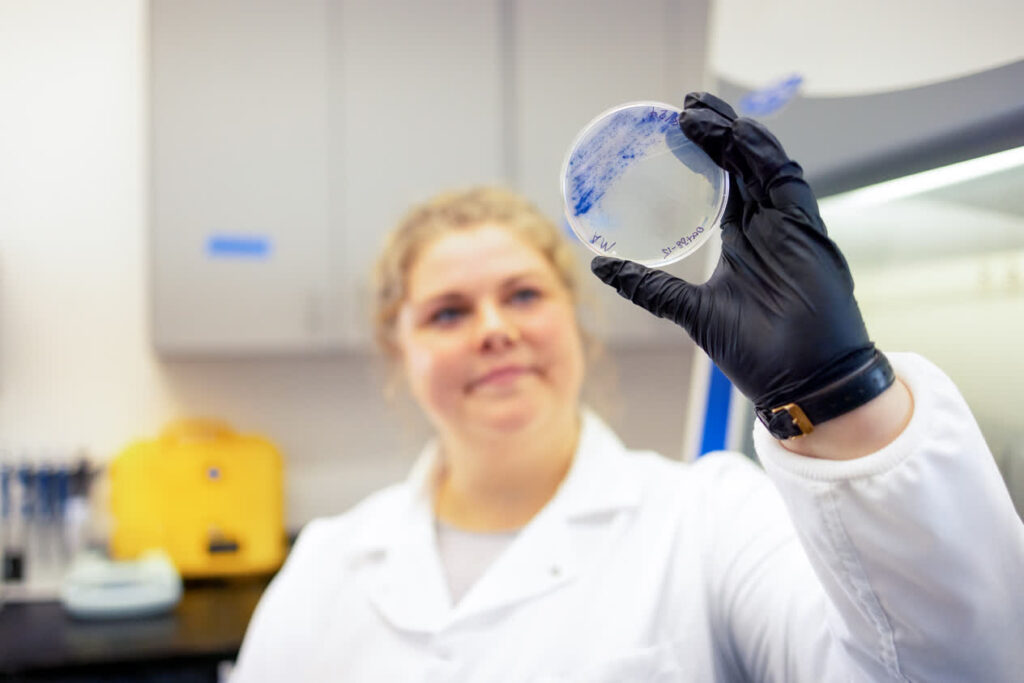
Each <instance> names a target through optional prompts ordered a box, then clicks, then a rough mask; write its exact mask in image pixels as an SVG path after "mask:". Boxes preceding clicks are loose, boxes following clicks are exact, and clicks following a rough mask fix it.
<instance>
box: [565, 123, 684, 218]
mask: <svg viewBox="0 0 1024 683" xmlns="http://www.w3.org/2000/svg"><path fill="white" fill-rule="evenodd" d="M673 129H674V130H678V129H679V114H678V113H677V112H674V111H671V110H668V109H656V108H651V107H647V108H642V109H641V108H631V109H625V110H623V111H620V112H617V113H616V114H614V115H613V116H612V117H611V118H610V119H608V121H607V122H605V123H604V124H603V125H602V127H601V129H600V130H598V131H597V132H596V134H595V135H592V136H591V137H589V138H588V139H586V140H582V141H580V144H579V146H578V147H577V148H576V149H575V150H574V151H573V154H572V158H571V159H570V160H569V165H568V175H569V182H570V187H571V192H570V202H571V204H572V210H573V213H574V215H576V216H582V215H583V214H585V213H587V212H588V211H590V209H592V208H593V207H594V206H596V205H597V204H599V203H600V201H601V198H602V197H603V196H604V193H605V192H606V191H607V189H608V188H609V187H610V186H611V185H612V183H614V182H615V180H616V179H617V178H619V177H620V176H621V175H622V174H623V172H625V170H626V169H627V168H628V167H629V166H630V165H632V164H633V163H635V162H636V161H637V160H639V159H641V158H643V157H644V156H646V155H647V154H649V153H650V152H651V151H652V150H653V149H654V148H655V147H659V146H660V147H664V145H665V138H666V135H668V134H669V132H670V131H672V130H673Z"/></svg>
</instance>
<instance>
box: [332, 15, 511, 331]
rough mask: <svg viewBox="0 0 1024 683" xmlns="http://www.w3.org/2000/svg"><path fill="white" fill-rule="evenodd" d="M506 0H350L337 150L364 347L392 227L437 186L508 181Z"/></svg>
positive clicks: (348, 275)
mask: <svg viewBox="0 0 1024 683" xmlns="http://www.w3.org/2000/svg"><path fill="white" fill-rule="evenodd" d="M498 9H499V2H498V0H434V1H432V2H410V1H409V0H348V1H347V2H344V3H343V4H342V10H341V13H340V17H339V22H338V25H337V26H336V27H335V28H336V32H335V36H336V37H337V44H336V47H337V50H338V52H337V53H336V58H337V59H338V60H339V62H340V71H339V81H338V82H337V83H335V84H334V85H335V86H336V87H335V88H334V93H335V96H336V97H337V98H338V102H337V111H338V112H339V114H340V119H339V120H338V121H336V122H334V123H336V124H337V125H339V126H340V129H341V130H342V131H343V134H342V141H343V148H342V149H339V150H336V153H335V154H334V155H333V156H332V161H333V162H335V163H336V164H337V166H336V170H337V174H336V175H335V176H334V177H333V179H332V189H331V193H332V196H335V197H341V198H342V201H341V207H340V212H339V214H338V216H337V218H338V220H337V221H336V222H335V225H336V226H337V228H338V236H339V239H340V240H341V242H342V244H343V245H344V250H343V253H342V254H341V255H340V257H341V258H342V259H343V263H344V266H345V267H344V276H343V277H344V279H343V281H342V282H341V285H340V286H341V287H342V291H344V292H346V296H347V297H348V299H349V300H350V301H351V303H352V306H351V307H349V309H348V312H349V315H350V316H351V317H350V319H349V320H348V323H347V324H346V329H347V340H348V342H349V343H350V344H355V345H357V346H358V347H363V346H367V345H369V343H370V341H369V340H370V338H371V336H372V327H371V325H370V322H369V320H370V317H369V316H370V310H369V309H370V301H371V300H370V292H369V280H370V273H371V271H372V266H373V262H374V260H375V258H376V256H377V253H378V251H379V250H380V248H381V245H382V244H383V240H384V236H385V234H386V233H387V232H388V231H390V230H391V228H392V227H393V226H394V225H395V224H396V223H397V222H398V220H399V219H400V218H401V217H402V216H403V215H404V214H405V212H406V211H408V209H409V208H410V206H411V205H412V204H413V203H415V202H420V201H423V200H424V199H427V198H428V197H430V196H431V195H433V194H435V193H437V192H438V191H440V190H443V189H448V188H452V187H462V186H467V185H476V184H481V183H501V182H504V169H503V166H502V164H503V157H502V148H501V141H502V138H501V130H502V112H501V88H502V64H501V45H502V43H501V39H500V35H499V31H500V21H499V12H498Z"/></svg>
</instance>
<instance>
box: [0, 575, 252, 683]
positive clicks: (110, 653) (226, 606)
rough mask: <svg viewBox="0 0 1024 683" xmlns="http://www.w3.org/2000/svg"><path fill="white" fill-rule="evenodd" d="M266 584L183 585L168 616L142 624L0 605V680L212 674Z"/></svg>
mask: <svg viewBox="0 0 1024 683" xmlns="http://www.w3.org/2000/svg"><path fill="white" fill-rule="evenodd" d="M268 580H269V578H268V577H263V578H259V579H250V578H246V579H233V580H230V581H229V580H224V581H204V582H188V583H186V586H185V592H184V595H183V596H182V599H181V602H180V603H178V605H177V606H176V607H175V608H174V610H173V611H172V612H170V613H168V614H166V615H163V616H156V617H149V618H144V619H125V620H107V621H83V620H77V619H73V618H71V617H70V616H68V615H67V614H66V613H65V612H64V609H63V608H62V607H61V605H60V603H58V602H35V603H6V604H4V606H3V607H2V608H0V679H2V680H11V679H12V677H15V676H16V677H17V678H16V679H14V680H78V679H73V678H72V677H71V674H73V673H75V672H83V671H90V672H92V675H93V676H96V675H106V674H108V673H113V672H115V671H116V672H119V673H120V678H122V679H125V680H142V678H140V677H137V676H134V675H133V674H132V671H133V670H134V669H136V668H139V667H145V668H146V670H153V669H154V668H159V667H164V668H167V667H171V668H174V667H175V666H178V665H186V664H187V665H190V666H192V667H193V668H195V667H196V666H199V665H202V666H205V667H207V668H209V667H210V666H213V667H214V668H215V667H216V663H217V662H220V661H223V660H233V659H234V658H235V656H236V655H237V653H238V648H239V646H240V645H241V643H242V637H243V636H244V635H245V629H246V626H247V625H248V623H249V617H250V616H251V615H252V612H253V609H255V607H256V603H257V602H258V601H259V598H260V596H261V595H262V593H263V590H264V589H265V588H266V585H267V582H268ZM61 674H67V675H61ZM126 676H127V678H125V677H126ZM161 680H165V679H163V678H162V679H161ZM181 680H185V679H181ZM187 680H200V679H199V678H195V677H192V678H188V679H187ZM212 680H216V678H215V677H214V678H213V679H212Z"/></svg>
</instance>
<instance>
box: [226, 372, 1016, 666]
mask: <svg viewBox="0 0 1024 683" xmlns="http://www.w3.org/2000/svg"><path fill="white" fill-rule="evenodd" d="M890 357H891V359H892V360H893V362H894V365H895V367H896V369H897V373H898V374H899V375H900V377H901V378H902V379H903V380H904V381H905V382H906V383H907V384H908V385H909V387H910V388H911V391H912V393H913V395H914V398H915V410H914V416H913V418H912V420H911V422H910V424H909V426H908V427H907V428H906V430H905V431H904V433H903V434H902V435H900V437H899V438H898V439H897V440H896V441H895V442H893V443H892V444H890V445H889V446H887V447H886V448H884V449H882V450H881V451H879V452H877V453H874V454H871V455H869V456H867V457H864V458H860V459H857V460H853V461H848V462H832V461H824V460H814V459H810V458H805V457H800V456H797V455H794V454H792V453H789V452H788V451H786V450H785V449H783V448H781V447H780V446H779V445H778V443H777V442H775V441H774V440H773V439H772V438H771V436H770V435H769V434H768V433H767V432H766V431H765V430H764V429H763V428H762V427H761V426H760V425H757V426H756V428H755V441H756V446H757V450H758V454H759V456H760V458H761V460H762V462H763V463H764V465H765V469H766V470H767V472H768V475H769V476H770V478H771V481H772V482H774V484H775V485H774V486H772V484H771V482H769V479H768V477H765V476H764V474H763V473H762V471H761V470H760V469H759V468H758V467H757V466H756V465H754V464H753V463H751V462H750V461H749V460H747V459H745V458H744V457H742V456H740V455H736V454H727V453H723V454H715V455H709V456H706V457H704V458H701V459H700V460H699V461H698V462H697V463H695V464H692V465H684V464H679V463H675V462H671V461H669V460H667V459H664V458H661V457H659V456H657V455H655V454H651V453H641V452H630V451H628V450H626V449H625V448H624V447H623V446H622V444H621V443H620V442H619V441H618V439H617V438H616V437H615V435H614V434H612V432H611V431H610V430H609V429H608V428H607V427H606V426H605V425H604V424H602V423H601V422H600V421H599V420H598V419H597V418H595V417H593V416H589V415H588V416H587V417H586V418H585V420H584V427H583V432H582V435H581V439H580V444H579V449H578V451H577V454H576V457H575V460H574V462H573V465H572V468H571V470H570V472H569V475H568V476H567V478H566V480H565V482H564V483H563V484H562V486H561V487H560V489H559V490H558V492H557V494H556V495H555V497H554V498H553V499H552V500H551V502H550V503H549V504H548V505H547V506H546V507H545V508H544V509H543V510H541V512H540V513H539V514H538V515H537V516H536V517H535V518H534V519H533V520H532V521H531V522H530V523H529V525H527V526H526V527H525V528H524V529H523V530H522V532H521V533H520V535H519V536H518V537H517V538H516V539H515V541H513V543H512V544H511V545H510V546H509V547H508V548H507V550H506V552H505V553H504V554H503V555H501V556H500V557H499V558H498V559H497V560H496V561H495V563H494V564H493V565H492V566H491V567H490V569H489V570H488V571H487V572H486V573H485V574H484V575H483V576H482V577H481V578H480V580H479V581H478V582H477V583H476V584H475V585H474V586H473V587H472V588H471V589H470V590H469V592H468V593H467V594H466V595H465V597H464V598H463V600H462V601H460V602H459V603H458V604H456V605H455V606H454V607H453V606H452V605H451V602H450V599H449V596H448V591H447V588H446V583H445V580H444V577H443V574H442V569H441V564H440V561H439V558H438V553H437V550H436V542H435V537H434V526H433V518H432V513H431V505H430V491H429V484H428V482H429V481H430V480H431V477H430V472H431V471H432V468H433V466H434V464H435V463H434V459H435V457H436V456H435V451H434V449H433V448H428V449H427V451H426V452H425V453H424V455H423V456H422V457H421V459H420V461H419V463H418V465H417V467H416V468H415V469H414V471H413V473H412V475H411V476H410V478H409V479H408V480H407V481H405V482H404V483H401V484H398V485H396V486H392V487H390V488H388V489H385V490H383V491H381V492H378V493H377V494H375V495H373V496H371V497H370V498H369V499H367V500H366V501H364V502H363V503H361V504H360V505H358V506H357V507H356V508H354V509H353V510H351V511H350V512H348V513H346V514H343V515H341V516H338V517H334V518H330V519H322V520H317V521H314V522H311V523H310V524H309V525H308V526H307V527H306V529H305V530H304V531H303V533H302V534H301V536H300V538H299V540H298V542H297V544H296V546H295V548H294V550H293V552H292V554H291V556H290V557H289V559H288V562H287V564H286V565H285V567H284V568H283V569H282V570H281V572H280V573H279V575H278V576H277V577H276V578H275V579H274V581H273V583H272V584H271V586H270V587H269V588H268V590H267V592H266V594H265V595H264V597H263V599H262V601H261V602H260V604H259V606H258V608H257V610H256V612H255V614H254V616H253V619H252V622H251V623H250V626H249V631H248V633H247V635H246V639H245V643H244V645H243V647H242V651H241V653H240V657H239V661H238V667H237V669H236V677H235V679H234V680H235V681H236V683H242V682H248V681H274V682H280V681H296V682H298V681H303V682H305V681H403V682H406V681H423V682H426V681H487V682H491V681H588V682H598V681H609V682H610V681H616V682H621V681H712V680H715V681H735V680H756V681H814V682H816V683H817V682H821V681H840V680H857V681H882V680H894V681H957V682H963V681H988V682H993V681H1017V682H1019V681H1021V680H1024V587H1022V586H1024V584H1022V583H1021V579H1022V576H1024V526H1022V525H1021V522H1020V520H1019V518H1018V517H1017V515H1016V513H1015V511H1014V509H1013V506H1012V504H1011V502H1010V499H1009V495H1008V493H1007V491H1006V489H1005V487H1004V486H1003V484H1002V481H1001V479H1000V477H999V474H998V472H997V470H996V467H995V465H994V464H993V461H992V457H991V455H990V453H989V451H988V449H987V447H986V445H985V443H984V441H983V440H982V437H981V434H980V433H979V431H978V428H977V426H976V424H975V422H974V420H973V418H972V416H971V414H970V412H969V410H968V408H967V406H966V405H965V404H964V402H963V399H962V398H961V397H960V395H959V393H958V391H957V390H956V388H955V387H954V386H953V384H952V383H951V382H950V381H949V380H948V379H947V378H946V377H945V376H944V375H943V374H942V373H941V372H940V371H938V370H937V369H936V368H935V367H934V366H932V365H930V364H929V363H927V362H926V361H924V360H923V359H921V358H919V357H916V356H909V355H902V354H892V355H891V356H890ZM780 493H781V495H780Z"/></svg>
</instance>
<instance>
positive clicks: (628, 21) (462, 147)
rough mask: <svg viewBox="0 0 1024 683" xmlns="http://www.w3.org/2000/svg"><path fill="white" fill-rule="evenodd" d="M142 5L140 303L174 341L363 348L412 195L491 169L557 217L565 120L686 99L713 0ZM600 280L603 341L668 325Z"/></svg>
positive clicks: (654, 332) (247, 347)
mask: <svg viewBox="0 0 1024 683" xmlns="http://www.w3.org/2000/svg"><path fill="white" fill-rule="evenodd" d="M150 12H151V54H152V61H151V84H150V85H151V92H150V103H151V111H150V115H151V118H152V132H151V135H152V147H151V149H152V156H151V163H152V196H151V199H152V241H151V248H152V255H153V256H152V278H151V284H152V306H153V312H152V319H153V332H154V339H155V343H156V346H157V348H158V349H159V350H161V351H163V352H167V353H200V354H210V353H214V354H216V353H221V354H244V353H274V352H303V353H305V352H312V351H322V350H339V349H351V348H365V347H367V346H368V344H369V340H370V336H371V332H372V327H371V325H370V322H369V308H370V305H369V304H370V291H369V277H370V272H371V270H372V265H373V260H374V257H375V256H376V254H377V252H378V250H379V249H380V247H381V244H382V242H383V238H384V235H385V233H386V232H387V231H388V230H390V229H391V228H392V227H393V226H394V225H395V223H396V222H397V220H398V219H399V218H400V217H401V216H402V214H403V213H404V212H405V211H406V210H407V209H408V208H409V207H410V205H411V204H413V203H415V202H418V201H421V200H423V199H426V198H427V197H429V196H431V195H433V194H434V193H436V192H438V191H439V190H442V189H446V188H451V187H459V186H468V185H476V184H484V183H503V184H511V185H512V186H514V187H517V188H518V189H520V190H522V191H523V192H525V194H526V195H527V196H529V197H530V198H532V199H534V200H535V201H537V202H538V203H539V204H540V205H541V207H542V208H543V209H544V210H545V211H546V212H547V213H549V214H550V215H551V216H552V217H553V218H555V219H556V220H559V221H561V220H562V208H561V200H560V197H559V179H558V172H559V169H560V166H561V161H562V156H563V155H564V153H565V151H566V148H567V147H568V145H569V143H570V142H571V140H572V138H573V136H574V135H575V133H576V132H577V131H578V130H579V128H580V127H581V126H582V125H583V124H585V123H586V122H587V121H588V120H589V119H590V118H592V117H593V116H594V115H596V114H597V113H599V112H601V111H602V110H604V109H606V108H607V107H609V106H611V105H614V104H618V103H620V102H624V101H627V100H634V99H664V100H666V101H669V102H679V101H681V99H682V96H683V94H684V93H685V92H686V90H689V89H695V88H697V87H699V85H700V80H701V78H702V74H703V66H704V34H705V23H706V22H705V12H706V5H705V4H704V3H696V4H694V3H687V2H684V0H635V1H634V2H631V3H622V2H619V1H617V0H560V1H559V2H543V1H541V0H517V1H512V0H436V1H434V2H430V3H425V2H415V1H414V0H294V1H289V2H285V1H283V0H217V1H216V2H209V1H208V0H152V2H151V10H150ZM579 249H580V255H581V262H582V263H583V264H584V268H586V263H587V262H589V258H588V256H589V252H585V250H584V249H583V248H582V246H580V247H579ZM694 265H695V264H694V263H690V264H689V267H690V268H691V269H693V268H694ZM696 265H698V266H699V264H696ZM701 270H702V268H700V267H697V268H696V271H697V272H699V271H701ZM584 275H585V279H586V280H588V281H590V280H591V279H592V278H591V277H590V276H589V275H588V274H586V273H585V274H584ZM602 299H603V300H605V301H606V302H607V304H608V306H607V308H609V309H610V310H611V315H610V321H609V323H610V324H609V325H607V326H606V328H605V329H607V330H609V331H610V336H611V338H612V340H613V342H614V341H619V342H624V343H633V342H640V341H651V340H659V339H670V338H671V339H675V338H677V337H678V335H679V332H678V331H677V330H675V329H671V328H669V326H667V325H666V324H665V323H662V322H660V321H657V320H655V319H653V318H652V317H650V316H649V315H648V314H646V313H644V312H642V311H638V310H636V309H635V307H633V306H632V305H630V304H628V303H627V302H624V301H620V300H619V299H618V298H617V297H613V296H608V295H607V292H606V291H603V292H602Z"/></svg>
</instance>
